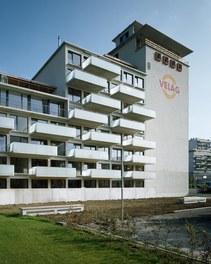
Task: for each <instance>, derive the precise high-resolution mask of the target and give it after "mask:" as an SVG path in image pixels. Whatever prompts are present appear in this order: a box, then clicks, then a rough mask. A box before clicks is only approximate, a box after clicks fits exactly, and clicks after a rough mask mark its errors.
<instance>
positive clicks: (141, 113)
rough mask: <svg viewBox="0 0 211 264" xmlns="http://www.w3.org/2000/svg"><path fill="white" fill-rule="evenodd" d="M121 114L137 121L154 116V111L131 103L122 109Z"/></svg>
mask: <svg viewBox="0 0 211 264" xmlns="http://www.w3.org/2000/svg"><path fill="white" fill-rule="evenodd" d="M122 113H123V115H124V116H125V117H127V118H129V119H133V120H137V121H143V122H144V121H147V120H150V119H153V118H155V116H156V114H155V111H153V110H150V109H147V108H144V107H141V106H139V105H131V106H128V107H127V108H125V109H124V110H123V111H122Z"/></svg>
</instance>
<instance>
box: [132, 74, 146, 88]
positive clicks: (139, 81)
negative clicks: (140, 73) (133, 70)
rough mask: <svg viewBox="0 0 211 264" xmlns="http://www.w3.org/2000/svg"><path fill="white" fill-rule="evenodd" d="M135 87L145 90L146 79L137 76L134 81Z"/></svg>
mask: <svg viewBox="0 0 211 264" xmlns="http://www.w3.org/2000/svg"><path fill="white" fill-rule="evenodd" d="M134 86H136V87H137V88H141V89H143V88H144V79H142V78H140V77H137V76H135V81H134Z"/></svg>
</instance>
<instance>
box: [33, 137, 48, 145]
mask: <svg viewBox="0 0 211 264" xmlns="http://www.w3.org/2000/svg"><path fill="white" fill-rule="evenodd" d="M31 143H32V144H36V145H47V140H46V139H34V138H32V139H31Z"/></svg>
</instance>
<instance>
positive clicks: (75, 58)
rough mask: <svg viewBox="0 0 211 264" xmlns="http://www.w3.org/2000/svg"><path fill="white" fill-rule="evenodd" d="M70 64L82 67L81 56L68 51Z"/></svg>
mask: <svg viewBox="0 0 211 264" xmlns="http://www.w3.org/2000/svg"><path fill="white" fill-rule="evenodd" d="M68 63H70V64H74V65H76V66H79V67H80V66H81V55H80V54H77V53H75V52H72V51H70V50H69V51H68Z"/></svg>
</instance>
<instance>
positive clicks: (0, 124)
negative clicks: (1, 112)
mask: <svg viewBox="0 0 211 264" xmlns="http://www.w3.org/2000/svg"><path fill="white" fill-rule="evenodd" d="M14 128H15V123H14V118H10V117H4V116H1V117H0V133H3V134H7V133H9V132H10V131H11V130H13V129H14Z"/></svg>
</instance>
